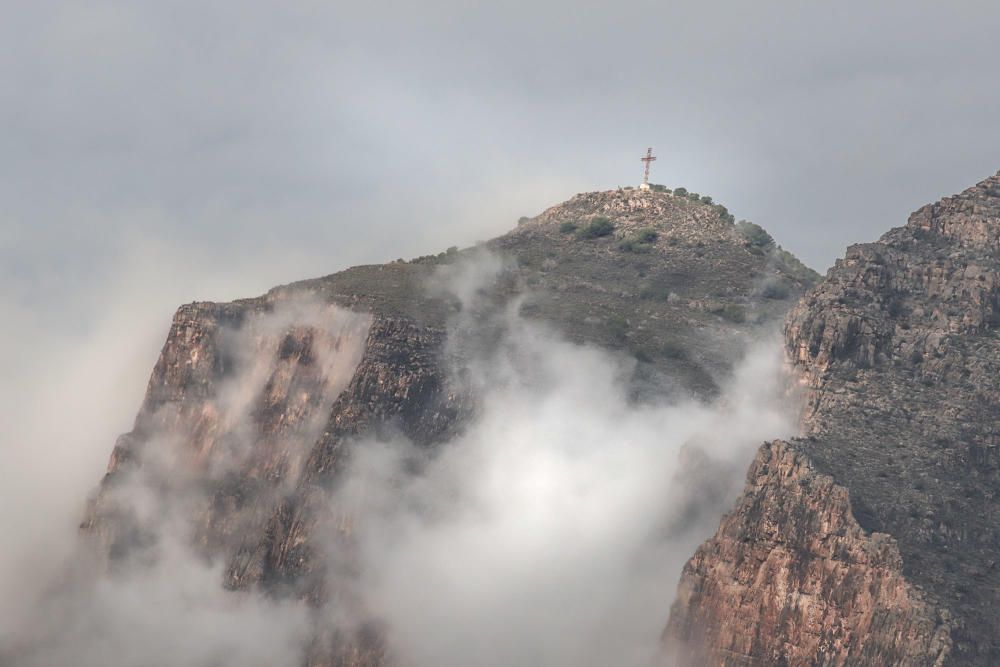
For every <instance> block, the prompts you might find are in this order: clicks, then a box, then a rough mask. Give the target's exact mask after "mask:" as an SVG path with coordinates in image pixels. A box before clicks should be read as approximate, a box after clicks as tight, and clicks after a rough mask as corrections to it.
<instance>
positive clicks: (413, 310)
mask: <svg viewBox="0 0 1000 667" xmlns="http://www.w3.org/2000/svg"><path fill="white" fill-rule="evenodd" d="M456 272H458V273H456ZM483 276H485V277H486V278H485V279H484V278H483ZM810 284H811V277H810V275H809V274H808V272H803V271H801V270H800V268H799V267H796V266H790V265H788V264H787V263H783V262H782V261H780V258H779V257H777V256H776V255H775V254H773V253H772V252H771V249H770V248H769V247H767V246H766V245H761V244H759V243H757V244H755V243H753V242H751V241H749V240H748V239H747V238H745V236H742V235H741V234H740V233H739V231H738V230H737V229H736V228H735V227H734V225H733V224H732V223H731V222H730V221H729V220H728V219H727V217H725V216H723V215H721V214H720V211H719V209H718V207H716V206H712V205H709V204H706V203H704V202H700V201H693V200H691V199H690V198H685V197H679V196H673V195H670V194H666V193H659V192H638V191H623V190H620V191H614V192H604V193H590V194H586V195H579V196H577V197H576V198H574V199H572V200H570V201H569V202H566V203H565V204H563V205H560V206H557V207H553V208H552V209H549V210H547V211H545V212H544V213H543V214H541V215H540V216H538V217H537V218H534V219H530V220H525V221H523V223H522V224H520V225H519V226H518V228H517V229H515V230H514V231H512V232H511V233H509V234H507V235H505V236H502V237H500V238H498V239H495V240H493V241H490V242H488V243H485V244H482V247H479V248H473V249H469V250H467V251H461V252H460V251H457V250H454V249H453V250H451V251H449V252H446V253H442V254H441V255H437V256H431V257H424V258H418V259H416V260H413V261H410V262H404V261H401V260H400V261H397V262H393V263H390V264H385V265H376V266H363V267H355V268H353V269H349V270H347V271H344V272H341V273H338V274H334V275H331V276H327V277H324V278H319V279H315V280H308V281H303V282H300V283H295V284H291V285H287V286H282V287H279V288H275V289H274V290H272V291H271V292H269V293H268V294H266V295H264V296H261V297H258V298H255V299H246V300H241V301H236V302H233V303H229V304H211V303H196V304H189V305H187V306H183V307H182V308H181V309H180V310H178V312H177V314H176V316H175V318H174V322H173V325H172V327H171V330H170V332H169V334H168V337H167V341H166V344H165V345H164V348H163V352H162V354H161V357H160V359H159V361H158V362H157V364H156V367H155V368H154V370H153V374H152V377H151V379H150V383H149V387H148V390H147V394H146V398H145V401H144V403H143V405H142V408H141V410H140V413H139V415H138V417H137V419H136V423H135V427H134V429H133V430H132V431H131V432H129V433H128V434H126V435H123V436H122V437H121V438H120V439H119V440H118V442H117V443H116V445H115V447H114V451H113V453H112V456H111V461H110V463H109V466H108V472H107V475H106V476H105V478H104V480H103V482H102V484H101V486H100V489H99V490H98V492H97V494H96V495H95V498H94V499H93V501H92V503H91V505H90V508H89V511H88V513H87V516H86V518H85V521H84V522H83V532H84V535H85V536H86V537H87V538H88V539H89V540H91V541H92V542H93V543H95V544H96V545H97V549H96V550H97V552H98V553H100V554H102V555H103V556H104V558H105V561H106V563H107V565H108V566H109V567H110V568H111V569H112V570H115V569H128V568H134V567H138V566H141V565H142V564H143V563H146V562H149V561H151V560H155V558H156V553H157V551H158V549H160V548H161V547H162V544H163V543H164V541H166V540H168V539H171V540H178V539H179V540H181V541H184V542H189V543H190V544H191V545H193V547H194V548H195V549H196V550H197V552H198V553H199V555H200V556H202V557H204V558H205V559H206V560H207V561H210V562H213V563H220V564H221V565H222V577H221V580H220V581H219V585H220V586H225V587H226V588H228V589H230V590H232V591H234V594H235V593H236V592H252V593H261V594H264V595H267V596H270V597H272V598H276V599H284V600H289V599H290V600H298V601H301V602H302V603H303V604H304V605H306V606H308V608H309V609H311V610H313V612H314V615H315V627H314V632H313V633H312V639H311V640H310V643H309V646H308V649H307V650H306V652H305V657H304V661H305V662H306V663H307V664H309V665H315V666H317V667H319V666H321V665H344V666H347V665H351V666H359V665H377V664H382V663H383V662H384V661H385V660H386V654H385V651H386V649H385V646H384V645H383V633H382V632H381V630H380V626H379V619H378V618H375V617H374V616H373V615H372V614H370V613H369V610H367V609H365V608H364V606H363V601H362V600H360V599H358V597H357V596H356V595H355V594H354V591H353V590H352V587H351V585H350V581H351V577H352V576H354V573H356V571H357V570H358V568H359V565H360V564H359V563H358V562H356V559H355V557H354V556H352V540H353V535H354V532H355V530H356V525H355V522H356V520H357V517H356V516H355V514H354V513H353V511H352V509H351V507H348V506H340V505H337V504H336V503H335V502H334V500H333V499H334V498H335V492H336V490H337V489H338V485H340V484H341V482H342V479H341V477H342V472H343V470H344V469H345V466H347V465H348V463H349V462H350V460H351V452H352V449H353V448H354V447H356V446H358V443H360V442H363V441H365V439H366V438H371V437H373V436H381V435H385V436H386V437H402V438H405V439H406V440H407V441H408V442H411V443H413V444H415V445H416V446H417V447H422V448H428V447H433V446H435V445H438V444H440V443H443V442H446V441H448V440H449V439H450V438H451V437H452V436H454V435H455V434H456V433H459V432H461V430H462V429H463V427H464V426H465V425H466V424H467V423H468V421H469V419H470V417H471V416H473V415H475V414H476V411H477V409H478V394H477V392H478V388H477V387H476V386H475V384H474V383H470V382H469V381H468V378H467V375H468V373H466V365H467V363H468V360H469V358H471V357H474V356H475V355H476V354H477V350H478V349H482V348H489V347H490V346H491V345H492V344H493V343H494V342H495V334H496V332H495V331H494V328H493V326H492V324H491V323H492V321H493V318H494V316H495V315H496V313H499V312H505V311H508V310H510V309H511V308H513V309H515V310H516V311H517V313H518V314H519V316H520V317H523V318H527V319H528V320H531V321H534V322H539V323H543V324H544V325H545V326H546V327H549V328H551V329H554V330H556V331H558V332H559V333H560V335H562V336H564V337H566V338H569V339H570V340H572V341H575V342H579V343H586V344H590V345H597V346H601V347H604V348H607V349H610V350H614V351H615V353H616V354H619V355H621V356H623V357H629V358H631V359H632V360H633V365H632V366H631V368H632V373H631V376H630V377H628V378H626V379H625V381H626V382H627V383H628V385H629V387H630V389H631V392H632V394H633V395H634V396H635V398H636V400H638V401H642V400H651V399H652V398H654V397H663V396H671V395H678V394H682V395H692V394H693V395H695V396H698V397H701V398H703V399H708V398H711V397H712V396H714V395H715V394H716V393H717V392H718V387H719V384H720V382H722V380H723V379H724V378H725V377H726V376H727V374H728V373H730V372H731V370H732V367H733V364H734V363H735V362H736V361H737V360H738V359H739V357H740V356H741V354H742V353H743V351H744V349H745V347H746V343H747V341H748V340H750V339H751V338H752V337H753V336H755V335H756V334H757V333H759V332H760V331H761V330H763V329H766V328H768V327H769V326H773V325H775V324H776V323H777V322H779V321H780V319H781V318H782V317H783V316H784V314H785V313H786V312H787V311H788V309H789V307H790V306H791V304H792V303H793V302H794V299H795V297H797V296H798V295H799V294H801V293H802V292H803V291H804V290H805V289H806V288H807V287H808V286H809V285H810ZM442 285H445V286H446V287H447V288H444V287H442ZM469 289H471V290H474V291H475V292H476V299H475V306H470V304H469V302H468V300H465V299H463V298H462V294H461V293H462V292H463V290H469ZM457 323H460V324H457ZM470 323H471V324H470ZM165 527H167V528H169V530H167V528H165ZM331 552H336V553H337V554H338V559H337V560H336V561H335V562H333V561H331V558H330V557H329V554H330V553H331ZM334 618H335V619H340V620H338V621H336V622H335V621H333V620H330V619H334ZM344 619H349V620H344ZM341 621H342V622H341ZM404 657H405V656H404Z"/></svg>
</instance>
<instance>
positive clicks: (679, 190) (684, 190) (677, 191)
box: [674, 188, 688, 197]
mask: <svg viewBox="0 0 1000 667" xmlns="http://www.w3.org/2000/svg"><path fill="white" fill-rule="evenodd" d="M687 193H688V191H687V188H674V194H675V195H677V196H678V197H687Z"/></svg>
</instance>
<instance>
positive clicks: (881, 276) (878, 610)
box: [665, 175, 1000, 665]
mask: <svg viewBox="0 0 1000 667" xmlns="http://www.w3.org/2000/svg"><path fill="white" fill-rule="evenodd" d="M998 239H1000V175H998V176H994V177H992V178H990V179H987V180H985V181H983V182H981V183H979V184H978V185H976V186H974V187H972V188H970V189H969V190H966V191H965V192H963V193H961V194H959V195H956V196H954V197H948V198H946V199H943V200H942V201H940V202H938V203H936V204H932V205H929V206H926V207H924V208H922V209H920V210H919V211H917V212H916V213H914V214H913V215H912V216H911V217H910V219H909V221H908V223H907V225H906V226H904V227H901V228H897V229H894V230H892V231H890V232H888V233H887V234H885V235H884V236H883V237H882V238H881V239H880V240H879V241H878V242H876V243H869V244H861V245H857V246H852V247H851V248H849V249H848V252H847V254H846V256H845V257H844V258H843V259H841V260H839V261H838V262H837V264H836V266H834V267H833V268H832V269H831V270H830V272H829V273H828V275H827V277H826V279H825V280H824V281H823V282H822V283H820V284H819V285H818V286H817V287H816V288H814V289H813V290H812V291H811V292H810V293H809V294H807V295H806V296H805V297H804V298H803V299H802V301H801V302H800V303H799V304H798V305H797V306H796V308H795V309H794V310H793V312H792V313H791V314H790V316H789V318H788V321H787V325H786V330H785V340H786V346H787V350H788V353H789V355H790V357H791V359H792V360H793V362H794V364H795V365H796V367H797V368H798V369H799V371H800V373H801V378H802V381H803V383H804V385H805V386H806V388H807V393H806V401H805V411H804V415H803V430H804V433H803V437H802V438H800V439H797V440H795V441H794V442H792V443H789V445H788V448H789V451H792V452H794V454H795V456H796V457H800V458H801V459H802V460H803V461H806V462H808V466H809V467H810V469H813V470H815V471H817V472H818V473H819V474H822V475H825V476H829V479H831V480H832V483H833V484H835V485H836V486H837V487H840V488H842V489H844V492H845V493H846V494H847V495H848V496H849V499H850V510H849V513H850V516H851V517H852V519H853V520H854V521H856V522H857V524H858V526H860V528H861V529H863V531H862V533H860V534H858V535H855V537H854V538H853V539H855V541H856V546H858V547H860V546H862V545H863V544H864V543H865V541H866V540H868V541H870V540H875V539H876V538H877V539H878V540H888V539H890V538H887V537H882V536H883V535H888V536H891V541H892V543H893V544H894V545H895V546H894V547H893V549H895V548H898V552H899V555H900V556H901V560H894V559H889V560H883V561H882V562H881V563H880V564H878V567H877V568H876V569H879V570H881V571H882V575H880V576H882V577H883V580H885V577H889V578H891V579H892V580H894V581H897V582H905V583H903V584H900V585H899V588H898V590H899V591H904V592H905V595H900V596H889V597H879V596H875V597H872V591H873V588H872V586H871V585H870V583H868V581H867V580H866V579H864V578H862V579H860V580H853V581H852V580H847V581H840V582H837V581H829V580H827V579H825V578H824V577H822V576H820V575H818V574H817V575H813V576H805V577H803V578H799V579H796V578H790V579H788V581H789V584H790V585H787V586H785V587H784V588H780V589H778V590H775V589H774V587H773V586H770V585H769V582H770V581H772V580H771V579H769V578H767V577H763V578H760V579H759V580H752V581H751V580H749V579H747V577H746V576H742V577H736V578H734V577H732V576H731V574H730V573H731V572H733V571H734V569H735V568H737V567H738V564H740V563H743V562H744V561H745V560H747V559H753V558H754V557H755V555H754V554H759V553H771V552H772V550H773V549H776V548H777V546H775V545H777V544H779V543H781V544H785V545H787V544H795V543H796V542H795V540H796V539H797V538H796V536H797V535H800V534H801V532H802V531H803V530H805V531H807V532H808V533H809V535H810V536H811V538H812V539H816V540H824V539H827V538H826V537H825V536H826V535H828V534H829V531H830V526H829V525H823V526H815V525H811V524H809V523H808V522H806V523H803V517H808V516H810V512H812V511H815V510H816V507H814V505H815V502H816V499H815V498H811V497H810V496H808V495H802V496H800V497H787V498H786V499H785V502H786V503H787V504H788V507H787V508H786V510H784V511H783V512H781V513H778V514H775V513H774V512H772V511H770V510H769V509H768V506H769V505H768V500H767V499H768V498H769V497H771V496H772V495H773V494H774V493H775V491H774V489H773V488H771V486H773V485H764V486H758V485H754V484H753V483H751V484H750V485H749V486H748V487H747V489H746V492H745V495H744V498H743V500H741V504H740V505H739V507H738V509H737V510H736V514H737V515H730V516H729V517H728V518H727V519H726V520H724V522H723V527H722V529H720V532H719V534H717V535H716V536H715V537H714V538H713V539H712V540H710V541H709V542H708V543H706V544H705V545H704V547H703V548H702V549H701V550H700V551H699V553H698V555H697V556H696V557H695V558H694V559H693V560H692V561H691V562H690V563H689V565H688V567H687V568H686V570H685V575H684V582H683V583H682V591H686V592H685V594H684V595H683V596H682V598H681V599H679V601H678V603H677V604H676V605H675V607H674V609H673V611H672V614H671V619H670V622H669V625H668V629H667V633H666V637H665V638H666V640H667V642H668V644H671V645H674V646H679V645H681V644H682V643H686V645H688V646H693V647H694V649H692V650H698V651H702V652H708V653H709V654H711V655H713V656H716V657H717V660H716V662H717V663H718V664H745V663H746V661H750V663H751V664H753V661H754V660H757V661H758V662H760V664H768V661H769V660H770V661H781V660H784V661H785V662H787V663H788V664H858V661H860V664H939V663H940V664H956V665H994V664H997V663H998V662H1000V643H998V641H997V637H998V636H1000V620H998V618H997V615H996V614H995V611H994V610H995V609H996V606H997V604H998V602H1000V571H998V568H997V560H996V551H997V548H998V547H1000V506H998V504H997V503H998V501H997V497H996V488H998V487H997V485H998V483H1000V478H998V473H1000V467H998V463H1000V460H998V457H997V447H998V445H1000V441H998V439H997V428H996V417H995V415H996V414H997V410H998V407H1000V380H998V378H1000V375H998V373H1000V336H998V328H1000V281H998V279H997V276H998V275H1000V245H998ZM762 452H763V450H762ZM762 455H763V453H762ZM752 481H753V480H751V482H752ZM741 512H745V513H746V516H745V517H742V516H741V515H739V513H741ZM758 522H763V523H765V524H767V525H768V526H771V527H772V528H773V530H772V531H771V532H772V533H773V534H769V535H765V534H762V533H761V531H760V529H759V528H755V525H756V524H757V523H758ZM838 539H840V538H839V536H838ZM783 548H784V547H783ZM835 560H836V561H838V567H839V566H841V565H843V564H844V562H849V561H844V562H841V561H843V559H841V558H836V559H835ZM814 562H815V551H814V550H813V549H811V548H804V547H803V546H801V543H800V546H798V547H797V548H795V549H793V550H792V551H791V556H790V558H789V560H788V562H787V563H786V564H785V566H784V567H785V569H786V570H787V571H788V572H801V571H802V569H803V568H808V567H810V564H811V563H814ZM872 567H874V566H873V565H872V564H869V565H868V568H869V570H871V568H872ZM874 574H875V573H874V572H872V571H869V573H868V574H866V577H870V576H874ZM900 577H901V579H900ZM786 578H787V577H786ZM741 587H742V588H741ZM875 590H879V589H878V588H876V589H875ZM692 591H694V593H692ZM737 594H740V595H742V596H743V599H746V600H752V601H756V603H757V604H758V609H756V610H749V611H748V613H747V615H746V616H741V617H740V619H739V621H738V622H737V627H742V628H743V629H744V631H745V633H749V635H746V634H745V635H744V639H738V638H734V637H733V635H732V633H731V630H730V629H728V628H727V624H729V623H733V622H734V620H733V619H732V617H731V609H730V607H729V605H730V604H731V603H732V599H733V598H732V596H733V595H737ZM807 594H810V595H816V596H819V598H821V599H822V600H823V604H824V605H825V606H824V609H825V610H826V611H825V612H824V613H825V614H828V615H829V617H828V618H827V620H826V621H825V624H824V625H823V626H822V628H821V631H820V636H822V637H826V638H827V640H828V641H827V642H826V643H824V644H821V645H820V646H819V648H818V649H817V651H816V653H815V655H816V656H817V657H815V658H813V659H812V660H813V661H812V662H810V659H809V658H807V657H805V656H803V655H802V654H800V653H798V652H796V650H795V649H794V645H796V644H797V643H798V642H801V641H803V637H804V636H805V635H809V636H813V635H814V633H813V631H812V630H810V624H809V623H807V622H806V620H805V619H800V620H798V621H796V620H795V619H796V618H797V617H796V613H797V612H796V610H797V609H798V602H797V601H798V600H799V599H800V598H801V597H802V596H804V595H807ZM838 599H839V600H850V601H851V604H850V605H847V606H844V605H839V606H838V605H836V604H834V602H836V601H837V600H838ZM914 599H920V600H923V601H924V603H922V604H919V605H915V604H913V603H912V600H914ZM765 601H770V602H773V603H775V604H777V605H778V607H780V608H781V609H784V610H786V611H787V613H788V614H789V619H790V620H788V621H787V622H785V623H783V624H778V625H775V624H774V622H773V613H771V612H768V611H766V609H767V607H766V605H765ZM872 614H881V615H882V618H883V622H884V623H886V624H887V625H885V626H884V627H883V628H882V629H881V630H880V631H878V632H873V631H872V626H871V625H869V623H870V619H869V616H870V615H872ZM696 620H698V621H700V622H701V623H702V625H701V628H702V630H703V631H700V634H699V636H697V637H695V636H694V634H693V633H694V630H695V628H696V625H695V621H696ZM935 623H937V624H939V625H938V626H937V627H938V628H939V629H940V628H945V627H947V628H948V634H949V638H948V641H949V642H950V644H951V648H950V650H949V649H948V648H947V645H946V643H945V642H943V641H941V642H938V641H929V640H928V639H927V638H928V637H932V636H933V637H936V636H937V634H936V633H937V631H934V632H930V630H931V629H932V628H934V627H935ZM915 628H922V630H920V631H919V632H917V633H916V634H914V632H915ZM747 636H749V637H753V638H754V639H753V640H747V639H746V638H745V637H747ZM891 636H897V637H902V636H909V637H911V638H912V641H911V642H909V643H907V644H906V646H902V645H895V646H894V645H893V644H892V643H891V642H887V638H889V637H891ZM904 649H905V650H904ZM914 650H916V652H915V653H914V652H913V651H914ZM727 651H731V653H728V652H727ZM872 651H875V652H874V653H873V652H872ZM876 655H878V656H880V657H879V658H878V659H876V658H874V657H872V656H876ZM723 656H728V657H723ZM740 660H743V661H744V662H740ZM761 661H762V662H761ZM824 661H826V662H824Z"/></svg>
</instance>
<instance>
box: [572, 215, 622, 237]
mask: <svg viewBox="0 0 1000 667" xmlns="http://www.w3.org/2000/svg"><path fill="white" fill-rule="evenodd" d="M613 231H615V223H613V222H611V219H610V218H606V217H604V216H603V215H599V216H597V217H595V218H592V219H591V220H590V222H589V223H587V225H586V226H584V227H581V228H580V230H579V231H578V232H577V235H578V236H579V237H580V238H582V239H596V238H600V237H602V236H610V235H611V233H612V232H613Z"/></svg>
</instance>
